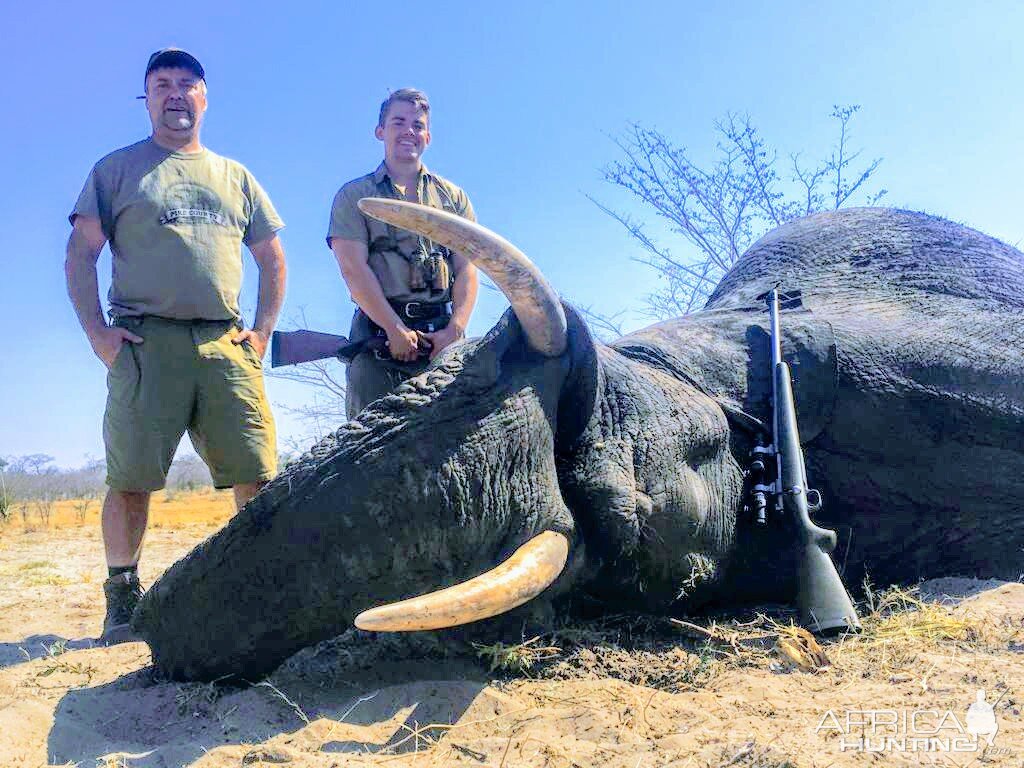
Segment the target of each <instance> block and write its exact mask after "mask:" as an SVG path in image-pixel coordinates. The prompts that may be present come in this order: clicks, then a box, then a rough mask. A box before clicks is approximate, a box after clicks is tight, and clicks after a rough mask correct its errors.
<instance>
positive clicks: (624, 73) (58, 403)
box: [0, 0, 1024, 466]
mask: <svg viewBox="0 0 1024 768" xmlns="http://www.w3.org/2000/svg"><path fill="white" fill-rule="evenodd" d="M69 9H73V10H69ZM2 21H3V29H4V38H5V44H4V49H5V52H6V54H7V57H6V61H7V77H6V82H5V85H6V97H5V99H4V106H5V107H6V110H5V111H6V115H7V117H6V118H5V119H3V120H2V121H0V141H2V146H3V147H4V148H5V152H4V161H3V163H2V165H0V167H2V169H3V171H2V173H3V178H4V183H3V184H2V185H0V210H2V211H3V221H4V224H5V226H4V227H3V229H2V232H0V246H2V251H0V252H2V254H3V272H2V277H0V322H2V324H3V328H4V329H5V333H4V341H3V372H4V373H3V375H2V376H0V404H2V406H0V456H2V455H7V454H26V453H48V454H51V455H53V456H55V457H56V458H57V461H58V463H59V464H62V465H65V466H76V465H79V464H81V463H83V462H84V461H85V459H86V457H87V456H92V457H100V456H102V453H103V450H102V439H101V436H100V425H101V419H102V411H103V403H104V397H105V385H104V369H103V366H102V364H101V363H100V362H99V360H97V359H96V358H95V357H94V356H93V355H92V352H91V350H90V349H89V347H88V344H87V342H86V340H85V337H84V335H83V334H82V332H81V330H80V328H79V326H78V323H77V320H76V318H75V315H74V313H73V311H72V309H71V307H70V304H69V302H68V300H67V297H66V293H65V288H64V277H63V259H64V247H65V243H66V240H67V236H68V232H69V227H68V224H67V219H66V216H67V213H68V210H69V209H70V207H71V206H72V204H73V203H74V200H75V198H76V196H77V194H78V192H79V190H80V188H81V185H82V182H83V180H84V179H85V177H86V175H87V174H88V172H89V169H90V167H91V166H92V164H93V163H94V162H95V161H96V160H97V159H99V158H100V157H101V156H102V155H104V154H106V153H107V152H109V151H111V150H113V149H115V148H117V147H120V146H124V145H126V144H130V143H132V142H134V141H137V140H138V139H140V138H143V137H144V136H146V135H147V134H148V130H149V125H148V121H147V118H146V113H145V109H144V106H143V104H142V102H139V101H136V100H135V98H134V97H135V96H136V95H138V94H139V93H141V90H142V72H143V69H144V65H145V61H146V58H147V57H148V55H149V53H150V52H152V51H153V50H155V49H157V48H160V47H163V46H166V45H177V46H180V47H183V48H186V49H188V50H190V51H192V52H193V53H194V54H195V55H196V56H198V57H199V59H200V60H201V61H202V62H203V64H204V66H205V67H206V70H207V75H208V82H209V89H210V90H209V101H210V109H209V112H208V113H207V118H206V123H205V126H204V131H203V141H204V143H205V144H206V145H207V146H209V147H210V148H211V149H213V150H214V151H217V152H219V153H221V154H224V155H227V156H230V157H233V158H235V159H237V160H240V161H241V162H243V163H244V164H245V165H247V166H248V167H249V169H250V170H252V171H253V173H254V174H255V175H256V177H257V178H258V179H259V180H260V182H261V183H262V184H263V186H264V187H265V188H266V189H267V191H268V192H269V194H270V195H271V197H272V199H273V200H274V203H275V205H276V206H277V208H278V210H279V211H280V213H281V214H282V216H283V218H284V219H285V221H286V222H287V225H288V226H287V228H286V229H285V230H284V231H283V232H282V239H283V241H284V244H285V249H286V252H287V254H288V260H289V268H290V280H289V287H288V299H287V303H286V307H285V312H284V317H285V321H286V322H287V318H289V317H295V316H296V315H297V314H298V313H299V312H300V311H304V313H305V316H306V318H307V320H308V322H309V324H310V325H311V326H312V327H316V328H318V329H321V330H329V331H335V332H341V333H343V332H345V331H346V330H347V327H348V322H349V319H350V317H351V313H352V309H353V307H352V304H351V302H350V301H349V299H348V294H347V292H346V290H345V289H344V286H343V284H342V282H341V279H340V276H339V275H338V272H337V267H336V265H335V263H334V260H333V257H332V256H331V254H330V252H329V251H328V250H327V248H326V246H325V244H324V240H323V236H324V232H325V228H326V223H327V216H328V212H329V206H330V201H331V199H332V197H333V195H334V193H335V191H336V190H337V188H338V187H339V186H340V185H341V184H342V183H343V182H345V181H346V180H348V179H350V178H352V177H355V176H358V175H361V174H363V173H365V172H367V171H369V170H372V169H373V168H374V167H375V166H376V164H377V163H378V162H379V160H380V157H381V149H380V144H379V143H378V142H377V141H376V140H375V139H374V138H373V133H372V132H373V127H374V124H375V120H376V110H377V107H378V105H379V103H380V101H381V100H382V99H383V98H384V97H385V96H386V94H387V91H388V89H394V88H398V87H401V86H405V85H414V86H417V87H419V88H422V89H423V90H425V91H426V92H427V93H428V94H429V95H430V97H431V101H432V104H433V117H432V132H433V144H432V146H431V148H430V149H429V151H428V153H427V155H426V158H425V159H426V162H427V163H428V165H430V166H431V167H432V168H433V169H434V170H436V171H438V172H439V173H441V174H443V175H445V176H448V177H449V178H451V179H452V180H453V181H455V182H456V183H458V184H459V185H461V186H462V187H463V188H465V189H466V190H467V192H468V193H469V195H470V196H471V198H472V200H473V203H474V206H475V208H476V211H477V215H478V216H479V219H480V221H481V223H483V224H484V225H486V226H488V227H490V228H492V229H494V230H496V231H497V232H499V233H501V234H502V235H503V236H505V237H506V238H508V239H509V240H511V241H513V242H514V243H516V244H517V245H519V246H520V248H522V250H523V251H525V252H526V253H527V254H528V255H530V256H531V258H533V260H534V261H536V262H537V263H538V264H539V265H540V267H541V268H542V269H543V271H544V272H545V273H546V274H547V276H548V277H549V279H550V280H551V282H552V283H553V285H554V286H555V287H556V288H557V289H558V290H560V291H562V292H563V293H564V294H566V295H568V296H570V297H572V298H573V299H574V300H576V301H578V302H580V303H582V304H590V305H593V307H594V308H595V309H600V310H602V311H604V312H606V313H613V312H616V311H618V310H622V309H625V310H634V309H636V308H638V307H640V306H641V304H642V299H643V296H644V295H645V294H647V293H649V292H650V291H651V290H653V289H654V288H655V287H656V277H655V276H654V274H653V273H651V272H650V271H649V270H648V269H647V268H645V267H642V266H640V265H637V264H636V263H634V262H632V261H631V260H630V259H631V257H633V256H636V255H638V253H639V251H638V247H637V246H636V245H634V244H633V242H631V241H630V239H629V237H628V236H627V235H626V233H625V232H624V231H623V230H622V229H621V227H620V226H619V225H618V224H617V223H615V222H614V221H612V220H611V219H609V218H608V217H607V216H606V215H605V214H603V213H601V212H600V211H599V210H598V209H597V208H596V207H595V206H594V205H593V204H592V203H591V202H590V201H589V200H588V199H587V198H586V195H587V194H590V195H593V196H596V197H598V198H600V199H602V200H604V201H607V202H609V203H612V204H614V205H616V206H617V207H620V208H626V209H629V207H630V204H629V201H627V200H625V199H624V198H622V196H621V195H619V194H617V193H616V191H615V190H613V189H612V188H610V187H608V185H606V184H604V183H603V182H602V181H601V179H600V171H599V169H600V167H601V166H602V165H604V164H606V163H608V162H609V161H611V160H613V159H615V157H616V150H615V148H614V146H613V145H612V143H611V141H610V139H609V134H615V133H617V132H620V131H622V130H623V129H624V128H625V127H626V126H627V125H628V123H630V122H631V121H639V122H641V123H643V124H645V125H648V126H653V127H657V128H659V129H660V130H662V131H663V132H665V133H666V134H668V135H669V136H671V137H672V138H673V139H674V140H675V141H676V142H677V143H678V144H680V145H684V146H686V147H688V148H690V149H691V151H692V152H693V154H694V155H695V156H698V157H700V156H706V155H709V154H710V153H711V151H712V150H713V147H714V136H713V132H712V123H713V121H714V120H715V119H716V118H718V117H721V116H722V115H723V114H724V113H725V112H727V111H730V110H732V111H745V112H747V113H749V115H750V116H751V118H752V119H753V121H754V122H755V124H756V125H757V126H758V127H759V128H760V130H761V132H762V133H763V134H764V136H765V138H766V139H768V140H769V142H771V144H772V145H774V146H776V147H778V148H779V150H780V151H781V152H782V153H789V152H795V151H804V152H806V153H807V154H808V156H809V157H814V158H817V157H821V156H824V155H826V154H827V153H828V151H829V148H830V145H831V143H832V142H833V141H834V138H835V131H834V124H833V122H832V121H831V120H830V119H829V117H828V115H829V113H830V111H831V109H832V105H833V104H860V105H861V111H860V113H859V114H858V115H857V117H856V118H855V121H854V123H853V130H854V136H853V143H854V145H855V146H859V147H863V148H864V150H865V157H867V156H870V157H883V158H884V161H883V163H882V165H881V167H880V169H879V171H878V175H877V179H878V183H877V185H876V186H884V187H886V188H887V189H889V190H890V193H889V195H888V197H887V198H886V200H887V201H888V203H889V204H891V205H898V206H900V207H908V208H913V209H917V210H924V211H928V212H929V213H934V214H938V215H942V216H946V217H949V218H952V219H954V220H957V221H961V222H963V223H965V224H968V225H970V226H973V227H976V228H978V229H980V230H982V231H984V232H987V233H988V234H991V235H993V236H996V237H999V238H1001V239H1003V240H1006V241H1008V242H1010V243H1020V242H1021V241H1022V240H1024V217H1022V215H1021V212H1020V207H1021V195H1020V193H1019V190H1018V187H1019V184H1020V180H1021V179H1022V178H1024V151H1022V135H1024V133H1022V130H1021V126H1022V124H1024V119H1022V118H1024V107H1022V102H1021V99H1020V93H1021V85H1022V82H1024V57H1022V54H1021V45H1020V37H1021V32H1022V30H1024V4H1021V3H1017V2H979V3H963V2H913V3H911V2H872V1H870V0H868V1H865V2H859V3H848V2H843V3H839V2H836V3H830V2H821V3H810V2H806V3H797V2H771V3H769V2H763V3H759V2H734V3H720V4H713V3H707V2H672V3H647V2H632V3H608V2H587V3H582V2H578V3H571V2H563V3H534V2H521V3H517V4H505V3H503V4H494V5H490V4H481V5H479V6H478V7H474V6H472V5H470V4H467V3H449V2H432V3H415V4H414V3H403V2H390V3H323V4H312V3H310V4H307V3H302V2H291V3H263V2H245V3H241V2H239V3H218V2H209V3H203V4H201V5H188V4H177V5H175V4H160V5H159V7H157V6H156V5H154V6H150V5H149V4H139V3H104V4H100V5H95V6H84V5H67V4H64V3H60V4H58V3H52V2H48V1H46V0H43V1H42V2H35V3H30V4H19V5H18V10H17V12H16V13H14V12H12V11H10V10H7V11H5V12H4V18H3V20H2ZM634 212H635V213H637V214H642V211H640V210H635V211H634ZM675 247H676V249H677V250H681V249H682V245H681V244H678V243H676V244H675ZM246 260H247V261H246V264H247V273H248V276H247V281H246V287H245V290H244V291H243V296H242V307H243V309H245V310H246V313H247V316H248V318H249V319H250V320H251V317H252V310H253V309H254V305H255V275H256V270H255V266H254V265H253V263H252V261H251V259H250V258H249V257H248V255H246ZM109 269H110V267H109V256H108V255H107V254H104V256H103V257H102V258H101V261H100V279H101V283H102V284H104V285H103V287H102V293H103V294H104V295H105V292H106V285H105V283H106V282H107V281H108V280H109ZM503 306H504V302H503V300H502V299H501V297H500V296H498V295H495V294H493V293H492V292H488V291H483V292H482V295H481V301H480V304H479V307H478V310H477V312H476V314H475V316H474V321H473V323H472V325H471V328H470V331H471V333H472V334H474V335H476V334H480V333H482V332H484V331H486V329H487V328H488V327H489V326H490V324H491V323H492V322H493V321H494V320H495V319H496V318H497V316H498V315H499V314H500V313H501V311H502V310H503ZM641 322H642V320H641V318H640V317H639V315H637V314H636V313H632V314H629V315H627V325H628V326H630V327H635V326H637V325H639V324H640V323H641ZM268 389H269V393H270V397H271V400H272V402H273V403H274V404H275V405H277V406H287V405H293V406H294V405H299V404H301V403H303V402H305V401H307V400H308V399H309V398H310V392H309V391H308V390H307V389H305V388H303V387H302V386H301V385H298V384H294V383H291V382H285V381H279V380H270V381H269V382H268ZM277 412H278V417H279V422H280V427H281V432H282V435H283V436H284V437H285V438H289V437H291V438H297V439H301V437H300V436H301V435H302V434H303V433H304V432H305V431H306V430H307V426H306V425H305V424H303V423H301V422H299V421H297V420H295V419H294V418H292V417H289V416H288V415H287V414H285V413H284V412H283V408H280V407H279V408H278V409H277ZM185 447H186V448H187V447H188V442H187V440H186V442H185Z"/></svg>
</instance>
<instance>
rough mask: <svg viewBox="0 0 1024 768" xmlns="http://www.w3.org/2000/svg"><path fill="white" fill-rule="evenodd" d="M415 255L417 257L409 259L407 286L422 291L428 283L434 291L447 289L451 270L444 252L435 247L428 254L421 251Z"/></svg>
mask: <svg viewBox="0 0 1024 768" xmlns="http://www.w3.org/2000/svg"><path fill="white" fill-rule="evenodd" d="M417 256H418V257H419V258H414V259H410V261H409V288H410V289H411V290H413V291H422V290H423V289H424V288H426V287H427V286H428V285H429V286H430V290H431V291H433V292H435V293H444V292H445V291H447V290H448V285H449V283H450V281H451V270H450V269H449V267H448V261H447V259H445V257H444V253H443V252H442V251H440V250H438V249H436V248H435V249H434V250H432V251H431V252H430V253H429V254H425V253H423V252H422V251H421V252H420V253H419V254H417Z"/></svg>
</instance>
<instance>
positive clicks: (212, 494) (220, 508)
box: [5, 488, 235, 534]
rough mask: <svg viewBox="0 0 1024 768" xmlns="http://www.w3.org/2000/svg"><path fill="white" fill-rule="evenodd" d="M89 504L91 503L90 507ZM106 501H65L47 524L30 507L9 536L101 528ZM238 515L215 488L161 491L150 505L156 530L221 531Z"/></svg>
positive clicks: (10, 526)
mask: <svg viewBox="0 0 1024 768" xmlns="http://www.w3.org/2000/svg"><path fill="white" fill-rule="evenodd" d="M87 502H88V503H87ZM102 506H103V505H102V500H91V499H90V500H85V499H64V500H61V501H57V502H54V503H53V508H52V510H50V511H49V512H48V514H47V516H46V520H45V521H44V520H43V519H42V518H41V517H40V516H39V515H38V514H36V512H35V510H33V509H32V508H31V507H30V506H26V509H25V514H18V515H12V516H11V517H10V519H9V520H8V521H7V523H6V524H5V529H6V531H7V533H8V534H10V533H15V532H20V533H28V532H31V531H39V530H40V529H41V528H42V529H44V530H58V529H62V528H79V527H82V526H94V527H97V528H98V527H99V524H100V511H101V508H102ZM234 514H235V502H234V497H233V495H232V493H231V491H229V490H228V491H215V490H213V489H212V488H209V489H202V490H199V491H196V492H194V493H182V492H180V491H179V492H174V491H170V492H167V491H157V492H156V493H154V494H153V497H152V502H151V504H150V512H149V521H150V526H151V527H153V528H171V529H174V528H182V527H186V526H190V525H197V524H198V525H203V526H210V527H218V528H219V527H220V526H222V525H224V523H226V522H227V521H228V520H229V519H230V518H231V517H232V516H233V515H234Z"/></svg>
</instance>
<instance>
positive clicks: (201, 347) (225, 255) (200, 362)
mask: <svg viewBox="0 0 1024 768" xmlns="http://www.w3.org/2000/svg"><path fill="white" fill-rule="evenodd" d="M145 93H146V95H145V96H144V97H140V98H145V100H146V107H147V110H148V112H149V118H150V122H151V124H152V135H151V136H150V137H149V138H147V139H145V140H143V141H140V142H138V143H136V144H132V145H131V146H128V147H124V148H122V149H119V150H117V151H115V152H112V153H111V154H109V155H107V156H106V157H104V158H103V159H102V160H100V161H99V162H98V163H96V165H95V166H94V167H93V169H92V173H90V175H89V178H88V179H87V180H86V182H85V186H84V188H83V189H82V192H81V195H80V196H79V198H78V202H77V203H76V204H75V207H74V210H73V211H72V212H71V216H70V220H71V224H72V226H73V230H72V233H71V238H70V240H69V241H68V248H67V261H66V262H65V271H66V274H67V285H68V294H69V296H70V297H71V303H72V304H73V305H74V308H75V312H76V313H77V314H78V319H79V321H80V322H81V323H82V327H83V329H84V330H85V333H86V335H87V336H88V338H89V343H90V344H91V345H92V348H93V351H94V352H95V353H96V356H97V357H99V358H100V360H102V361H103V363H104V365H106V366H107V369H108V373H107V389H108V393H107V405H106V412H105V415H104V419H103V439H104V444H105V446H106V457H107V485H108V486H109V491H108V493H107V496H106V499H105V500H104V502H103V515H102V528H103V545H104V549H105V551H106V558H107V566H108V579H107V581H106V582H105V583H104V585H103V589H104V593H105V595H106V598H107V613H106V618H105V620H104V622H103V636H102V637H103V639H104V640H105V641H107V642H117V641H119V640H121V639H127V638H128V637H130V632H129V630H128V624H129V621H130V619H131V615H132V611H133V610H134V608H135V605H136V604H137V603H138V601H139V598H140V597H141V595H142V588H141V585H140V584H139V578H138V573H137V569H138V562H139V556H140V554H141V551H142V542H143V538H144V535H145V532H146V525H147V522H148V517H149V499H150V494H151V493H152V492H153V491H156V490H159V489H161V488H163V487H164V484H165V481H166V478H167V471H168V469H169V468H170V464H171V460H172V459H173V457H174V451H175V449H176V448H177V446H178V443H179V442H180V441H181V437H182V435H183V434H184V433H185V431H186V430H187V431H188V433H189V436H190V437H191V439H192V443H193V445H194V446H195V448H196V450H197V451H198V452H199V454H200V456H202V458H203V460H204V461H205V462H206V464H207V466H208V467H209V468H210V472H211V474H212V476H213V481H214V484H215V485H216V487H218V488H228V487H233V488H234V496H235V503H236V505H237V506H238V507H239V508H241V506H242V505H243V504H245V502H247V501H248V500H249V499H250V498H252V497H253V496H254V495H255V494H256V492H257V491H258V490H259V488H260V487H261V486H262V485H263V484H264V483H266V482H267V481H268V480H270V479H271V478H272V477H273V476H274V475H275V473H276V471H277V447H276V436H275V431H274V420H273V416H272V415H271V412H270V407H269V405H268V403H267V400H266V394H265V392H264V388H263V372H262V362H261V360H262V357H263V353H264V351H265V350H266V347H267V341H268V339H269V338H270V334H271V332H272V331H273V329H274V325H275V323H276V322H277V316H278V313H279V312H280V309H281V303H282V301H283V299H284V286H285V261H284V251H283V249H282V247H281V243H280V241H279V240H278V237H277V234H276V233H277V231H278V230H279V229H281V228H282V227H283V226H284V224H283V223H282V221H281V219H280V218H279V217H278V215H277V212H276V211H275V210H274V207H273V205H272V204H271V202H270V199H269V198H268V197H267V195H266V193H265V192H264V191H263V189H262V188H261V187H260V185H259V184H258V183H257V182H256V180H255V179H254V178H253V176H252V174H250V173H249V171H248V170H246V169H245V168H244V167H243V166H242V165H241V164H239V163H237V162H235V161H234V160H229V159H227V158H224V157H221V156H219V155H216V154H214V153H213V152H211V151H210V150H208V149H206V148H205V147H203V145H202V144H201V143H200V139H199V131H200V127H201V125H202V120H203V115H204V113H205V111H206V104H207V102H206V96H207V90H206V73H205V71H204V70H203V67H202V65H201V64H200V63H199V61H198V60H197V59H196V58H195V57H194V56H192V55H191V54H189V53H187V52H185V51H182V50H180V49H176V48H165V49H162V50H160V51H157V52H156V53H154V54H153V55H152V56H151V57H150V59H149V62H148V64H147V66H146V73H145ZM107 242H109V243H110V251H111V254H112V256H113V279H112V281H111V286H110V292H109V296H108V298H109V303H110V317H111V322H110V323H109V324H108V323H107V322H106V321H105V320H104V317H103V313H102V309H101V307H100V301H99V291H98V281H97V276H96V261H97V259H98V257H99V254H100V251H101V250H102V249H103V246H104V244H105V243H107ZM242 243H245V245H246V246H248V248H249V250H250V251H251V252H252V255H253V258H254V259H255V261H256V264H257V266H258V267H259V275H260V276H259V297H258V301H257V307H256V318H255V322H254V324H253V327H252V328H251V329H247V330H246V329H243V327H242V322H241V312H240V311H239V308H238V295H239V293H240V291H241V281H242V258H241V246H242Z"/></svg>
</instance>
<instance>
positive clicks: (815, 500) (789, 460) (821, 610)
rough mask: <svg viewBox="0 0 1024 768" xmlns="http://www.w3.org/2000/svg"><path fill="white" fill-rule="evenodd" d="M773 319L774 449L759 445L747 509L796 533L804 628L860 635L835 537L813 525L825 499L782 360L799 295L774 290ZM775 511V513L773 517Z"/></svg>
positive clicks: (799, 604)
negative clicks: (786, 327) (787, 310)
mask: <svg viewBox="0 0 1024 768" xmlns="http://www.w3.org/2000/svg"><path fill="white" fill-rule="evenodd" d="M761 298H764V299H765V301H766V302H767V304H768V313H769V316H770V318H771V345H772V444H771V445H757V446H756V447H755V448H754V449H753V451H751V456H752V459H753V460H752V462H751V465H750V469H749V473H748V480H749V482H750V486H749V487H750V503H749V505H748V506H749V508H750V509H751V510H752V511H753V512H754V514H755V515H756V518H757V522H758V523H759V524H761V525H764V524H766V523H767V521H768V516H769V514H772V516H773V517H774V516H783V515H785V516H787V517H788V518H789V519H790V520H791V521H792V522H793V524H794V525H795V526H796V528H797V532H798V536H799V547H800V563H799V573H798V584H799V589H798V592H797V607H798V608H799V611H800V619H801V622H802V623H803V624H804V626H806V627H808V628H809V629H810V630H811V631H812V632H815V633H816V634H824V633H829V632H836V631H839V630H844V629H846V630H857V629H860V622H859V621H858V619H857V611H856V609H855V608H854V607H853V601H852V600H850V596H849V594H848V593H847V592H846V588H845V587H844V586H843V580H842V578H840V576H839V572H838V571H837V570H836V566H835V563H833V562H832V557H831V556H830V553H831V552H832V551H833V550H834V549H835V547H836V534H835V532H834V531H830V530H828V529H826V528H821V527H820V526H817V525H815V524H814V523H813V522H812V521H811V517H810V516H811V514H812V513H814V512H818V511H819V510H820V509H821V494H820V493H819V492H818V491H816V490H814V489H812V488H809V487H808V485H807V470H806V468H805V466H804V454H803V450H802V449H801V448H800V434H799V432H798V431H797V424H796V406H795V403H794V400H793V381H792V378H791V376H790V370H789V365H788V364H787V363H786V361H785V360H783V359H782V334H781V332H780V330H779V302H780V299H782V300H786V301H793V300H798V299H799V293H798V292H796V293H791V294H787V295H781V294H780V293H779V289H778V287H777V286H776V287H775V288H773V289H772V290H771V291H769V292H768V293H767V294H765V295H764V296H763V297H761ZM770 510H771V512H770Z"/></svg>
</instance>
